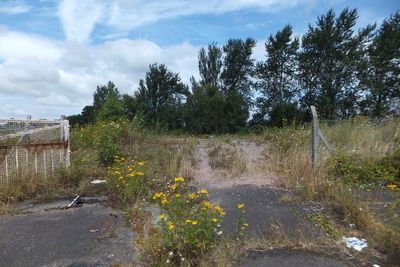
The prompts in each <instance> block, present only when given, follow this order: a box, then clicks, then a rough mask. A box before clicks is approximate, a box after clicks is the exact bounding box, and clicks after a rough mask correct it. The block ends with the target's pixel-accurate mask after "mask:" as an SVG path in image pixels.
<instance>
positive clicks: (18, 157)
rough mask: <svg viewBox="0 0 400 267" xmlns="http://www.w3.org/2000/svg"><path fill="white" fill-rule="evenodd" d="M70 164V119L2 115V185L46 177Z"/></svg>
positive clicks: (0, 126) (0, 148)
mask: <svg viewBox="0 0 400 267" xmlns="http://www.w3.org/2000/svg"><path fill="white" fill-rule="evenodd" d="M69 164H70V149H69V122H68V120H65V119H64V118H62V119H60V120H54V121H48V120H31V118H30V116H28V118H27V119H26V120H15V119H6V120H4V119H0V186H4V185H7V184H9V183H10V182H13V181H15V180H22V179H25V178H29V177H31V178H32V177H39V176H40V177H43V178H45V179H46V178H47V177H49V176H50V175H52V174H54V172H55V171H56V170H57V169H59V168H62V167H64V168H68V167H69Z"/></svg>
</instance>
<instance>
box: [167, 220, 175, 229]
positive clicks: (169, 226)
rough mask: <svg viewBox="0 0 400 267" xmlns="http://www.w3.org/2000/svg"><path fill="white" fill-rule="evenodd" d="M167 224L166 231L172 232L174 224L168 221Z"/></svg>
mask: <svg viewBox="0 0 400 267" xmlns="http://www.w3.org/2000/svg"><path fill="white" fill-rule="evenodd" d="M167 224H168V229H169V230H173V229H174V227H175V226H174V224H173V223H172V222H170V221H168V222H167Z"/></svg>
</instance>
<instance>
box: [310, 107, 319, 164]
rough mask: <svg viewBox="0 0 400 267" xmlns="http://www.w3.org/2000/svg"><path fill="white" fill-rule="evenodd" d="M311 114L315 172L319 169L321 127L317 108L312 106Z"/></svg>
mask: <svg viewBox="0 0 400 267" xmlns="http://www.w3.org/2000/svg"><path fill="white" fill-rule="evenodd" d="M310 108H311V114H312V117H313V119H312V125H313V127H312V141H311V144H312V148H311V150H312V167H313V170H314V171H315V170H316V169H317V165H318V147H319V134H318V131H319V125H318V114H317V110H316V109H315V106H311V107H310Z"/></svg>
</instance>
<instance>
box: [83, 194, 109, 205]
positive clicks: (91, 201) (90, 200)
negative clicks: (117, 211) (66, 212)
mask: <svg viewBox="0 0 400 267" xmlns="http://www.w3.org/2000/svg"><path fill="white" fill-rule="evenodd" d="M107 200H108V198H107V197H106V196H99V197H82V196H81V197H80V198H79V199H78V201H77V203H78V204H95V203H104V202H106V201H107Z"/></svg>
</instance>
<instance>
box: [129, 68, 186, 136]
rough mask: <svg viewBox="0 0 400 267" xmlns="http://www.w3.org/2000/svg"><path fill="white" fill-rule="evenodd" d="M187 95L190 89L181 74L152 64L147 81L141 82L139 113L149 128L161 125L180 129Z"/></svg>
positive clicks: (137, 95)
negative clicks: (182, 109)
mask: <svg viewBox="0 0 400 267" xmlns="http://www.w3.org/2000/svg"><path fill="white" fill-rule="evenodd" d="M187 95H188V88H187V86H185V85H184V84H183V83H182V82H181V80H180V77H179V74H177V73H173V72H171V71H169V70H168V69H167V68H166V67H165V65H163V64H161V65H157V64H152V65H150V66H149V71H148V72H147V73H146V77H145V79H144V80H142V79H141V80H140V82H139V89H138V92H137V93H136V98H137V101H138V111H140V112H142V113H143V116H144V118H145V122H146V123H147V125H149V126H151V125H155V124H157V123H160V124H162V125H163V126H166V127H167V128H169V129H174V128H179V127H181V124H182V118H181V108H182V100H183V99H184V98H185V97H186V96H187Z"/></svg>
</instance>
